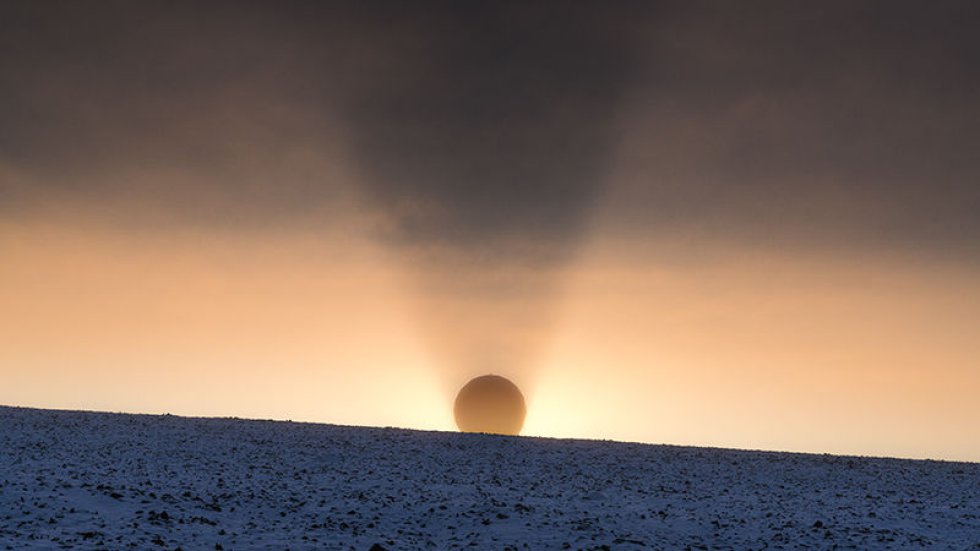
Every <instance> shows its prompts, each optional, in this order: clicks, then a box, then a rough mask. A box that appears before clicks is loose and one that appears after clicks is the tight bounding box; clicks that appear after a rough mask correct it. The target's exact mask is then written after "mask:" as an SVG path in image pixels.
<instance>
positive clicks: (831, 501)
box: [0, 407, 980, 551]
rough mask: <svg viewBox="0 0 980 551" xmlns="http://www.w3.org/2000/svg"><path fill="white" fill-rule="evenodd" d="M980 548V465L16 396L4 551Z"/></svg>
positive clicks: (3, 490) (0, 413)
mask: <svg viewBox="0 0 980 551" xmlns="http://www.w3.org/2000/svg"><path fill="white" fill-rule="evenodd" d="M375 544H377V545H380V546H382V547H384V548H386V549H392V550H394V549H427V548H431V549H448V548H472V549H507V548H520V549H524V548H529V549H561V548H572V549H580V548H584V549H604V548H611V549H639V548H661V549H684V548H685V547H688V546H689V547H690V548H692V549H709V548H710V549H716V548H721V549H725V548H734V549H748V548H753V549H760V548H784V547H785V548H821V549H823V548H834V547H839V548H853V549H869V548H895V549H909V548H918V547H920V546H922V547H933V548H938V549H980V464H973V463H946V462H934V461H908V460H894V459H868V458H856V457H834V456H820V455H801V454H787V453H766V452H746V451H729V450H719V449H699V448H681V447H670V446H650V445H638V444H621V443H613V442H593V441H574V440H548V439H534V438H508V437H494V436H483V435H461V434H452V433H433V432H417V431H408V430H396V429H374V428H354V427H337V426H330V425H314V424H300V423H286V422H268V421H242V420H233V419H188V418H179V417H171V416H150V415H119V414H101V413H79V412H64V411H43V410H32V409H19V408H5V407H0V549H4V548H6V549H30V548H43V549H58V548H83V549H98V548H104V549H125V548H135V549H157V548H160V549H176V548H182V549H187V550H191V549H287V548H288V549H312V548H319V549H358V550H365V551H367V550H368V549H370V548H371V547H372V546H373V545H375Z"/></svg>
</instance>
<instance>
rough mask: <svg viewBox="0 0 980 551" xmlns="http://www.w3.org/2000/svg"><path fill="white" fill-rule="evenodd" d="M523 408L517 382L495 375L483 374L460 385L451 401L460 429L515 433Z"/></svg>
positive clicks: (520, 425) (520, 423)
mask: <svg viewBox="0 0 980 551" xmlns="http://www.w3.org/2000/svg"><path fill="white" fill-rule="evenodd" d="M526 413H527V409H526V407H525V405H524V395H523V394H521V391H520V389H519V388H517V385H515V384H514V383H512V382H510V381H509V380H508V379H506V378H504V377H501V376H499V375H483V376H480V377H477V378H475V379H472V380H471V381H470V382H468V383H466V385H464V386H463V388H461V389H460V391H459V394H457V395H456V403H455V404H454V405H453V415H454V416H455V417H456V426H458V427H459V430H461V431H463V432H486V433H491V434H508V435H515V436H516V435H518V434H520V432H521V428H522V427H523V426H524V416H525V415H526Z"/></svg>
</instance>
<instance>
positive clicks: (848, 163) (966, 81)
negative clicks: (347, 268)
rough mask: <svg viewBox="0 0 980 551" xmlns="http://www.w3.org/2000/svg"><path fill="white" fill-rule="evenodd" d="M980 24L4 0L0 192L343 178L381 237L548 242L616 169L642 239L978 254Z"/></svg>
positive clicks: (259, 200)
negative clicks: (375, 215) (701, 234)
mask: <svg viewBox="0 0 980 551" xmlns="http://www.w3.org/2000/svg"><path fill="white" fill-rule="evenodd" d="M978 23H980V7H978V5H977V3H976V2H969V1H966V2H956V1H948V2H941V3H929V4H923V3H921V2H889V3H888V4H887V5H882V4H879V3H876V2H821V3H817V4H815V3H812V2H793V1H790V2H785V1H780V2H752V3H748V4H746V3H738V4H733V3H726V2H669V3H649V2H645V3H615V4H612V3H596V2H588V3H579V2H563V3H561V4H558V5H555V4H554V3H550V2H545V3H538V2H493V3H484V2H479V3H477V2H447V3H441V2H439V3H423V4H419V3H401V2H371V3H361V2H350V3H339V2H338V3H329V4H327V3H316V2H277V3H250V2H233V3H223V2H208V3H199V2H166V3H163V2H160V3H152V2H149V3H147V2H143V3H133V2H98V3H79V2H36V1H24V2H20V1H8V2H4V3H3V4H2V5H0V71H2V74H3V78H4V85H3V86H2V87H0V120H2V121H3V124H2V125H0V172H2V174H3V178H2V179H0V202H2V207H0V208H2V209H3V210H0V212H3V213H6V214H7V215H9V214H10V213H11V212H12V209H28V208H30V205H31V204H32V202H33V203H34V204H37V203H53V202H59V201H65V202H73V201H74V202H88V203H93V204H99V203H107V202H113V201H117V200H120V198H122V199H125V201H124V207H120V208H124V209H128V210H130V211H132V212H133V213H134V214H133V216H134V217H136V218H140V217H143V216H144V215H145V214H146V213H154V214H155V215H156V216H157V217H158V218H160V219H161V220H162V221H163V222H167V221H169V222H170V223H173V224H186V223H191V222H193V221H198V222H201V221H204V222H205V223H214V221H218V222H220V223H231V224H236V225H239V226H250V225H263V224H291V223H294V222H295V221H297V220H301V219H304V218H315V217H318V216H324V209H328V208H329V207H330V206H331V205H334V204H335V203H336V200H335V198H336V195H337V193H338V191H339V190H340V189H342V188H344V187H345V186H348V187H355V188H357V189H359V190H361V191H362V192H364V194H365V195H366V196H367V198H368V203H369V204H370V205H371V206H372V208H374V209H376V210H378V211H379V212H380V213H381V215H382V216H381V217H380V219H381V220H382V221H383V222H384V224H385V225H384V230H383V231H382V232H381V235H383V236H384V237H385V238H386V239H387V240H388V241H389V242H395V243H399V244H400V245H401V246H404V247H408V248H413V247H414V248H418V247H422V248H426V247H437V248H438V247H448V248H450V249H455V250H456V251H457V252H459V251H462V250H466V249H474V248H475V249H479V250H481V251H483V254H484V255H485V256H486V255H489V256H495V255H496V253H498V252H499V254H501V255H504V256H507V255H510V256H511V257H512V258H515V259H516V258H518V257H523V258H525V259H526V258H529V257H533V258H538V259H543V261H544V262H545V263H549V262H556V263H557V262H558V261H560V260H561V259H563V258H566V257H567V255H568V254H569V253H570V252H571V251H573V250H574V249H575V246H576V243H577V242H578V241H579V239H580V237H581V236H582V234H583V232H584V231H585V226H586V224H587V219H588V215H589V213H590V211H592V210H593V209H594V207H595V204H596V202H597V201H599V199H601V198H602V196H603V195H604V194H605V193H606V191H608V190H609V189H617V190H619V192H620V193H617V194H616V196H617V197H619V198H620V200H619V202H616V203H614V204H612V205H610V208H612V209H613V210H614V212H613V216H612V218H613V219H614V220H615V221H616V223H617V224H618V225H619V228H620V229H622V230H623V231H627V232H630V233H631V234H632V235H634V236H641V237H643V236H648V235H649V236H656V237H664V236H667V237H669V236H670V235H672V234H673V233H676V232H686V231H706V232H708V233H709V234H711V235H719V236H725V237H731V236H739V237H740V238H742V239H747V240H752V241H759V240H763V241H766V240H770V239H773V238H778V239H784V240H786V241H788V242H799V243H800V244H801V245H807V244H813V243H816V242H820V243H822V244H831V245H832V246H840V247H868V246H888V247H895V248H899V249H901V248H907V247H923V246H925V247H932V248H937V249H940V250H950V251H953V252H954V253H956V254H959V253H962V252H963V251H966V252H968V253H971V254H972V253H975V252H976V248H977V247H976V244H977V243H978V242H980V217H978V216H977V215H976V212H978V211H980V196H978V195H980V191H978V190H980V184H978V178H980V160H978V159H980V156H978V155H976V149H977V144H978V143H980V102H977V101H976V98H977V97H980V71H978V69H977V67H980V34H978V33H976V32H975V29H976V28H977V26H978ZM617 152H618V154H617V155H615V156H614V154H616V153H617ZM614 158H615V159H616V160H617V162H616V163H615V164H614V163H613V162H612V160H613V159H614ZM344 164H350V165H353V167H355V168H356V169H357V174H356V175H354V176H351V175H350V174H342V173H341V172H342V171H338V170H337V167H338V166H341V165H344ZM613 168H615V169H616V170H615V171H614V172H613V171H612V169H613ZM491 253H493V254H491Z"/></svg>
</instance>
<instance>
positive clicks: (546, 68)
mask: <svg viewBox="0 0 980 551" xmlns="http://www.w3.org/2000/svg"><path fill="white" fill-rule="evenodd" d="M392 7H394V8H395V9H392V10H390V11H389V10H384V11H382V12H381V13H373V14H371V15H372V17H371V18H370V19H371V20H372V22H374V23H376V25H375V26H374V27H375V29H377V28H385V29H386V30H385V33H386V36H379V35H378V33H377V32H373V33H365V35H366V36H367V37H369V40H366V41H364V42H363V43H362V44H361V46H362V48H364V49H369V48H370V49H371V50H372V53H373V58H372V61H373V63H371V64H369V67H368V68H369V70H370V72H369V74H368V76H367V78H366V79H365V80H364V81H363V82H359V83H357V85H356V86H354V87H353V89H352V90H350V92H351V97H349V100H350V101H349V102H348V103H347V104H346V109H345V119H346V121H347V123H348V125H349V128H350V146H351V148H352V151H353V153H354V156H355V158H356V159H357V161H358V165H359V166H360V167H361V170H362V173H363V175H364V177H365V181H366V183H367V185H368V187H369V189H370V190H371V192H372V194H373V196H374V198H375V200H376V201H377V202H378V203H379V204H381V205H382V206H383V208H384V209H385V210H386V211H387V212H389V213H390V214H391V216H392V217H393V226H394V227H393V231H392V232H391V233H390V235H389V237H390V238H392V239H393V240H396V241H400V242H403V243H407V244H410V245H414V244H419V243H421V244H423V245H428V244H433V243H438V244H442V245H446V246H450V247H497V246H503V247H511V248H513V249H515V250H514V251H513V252H514V253H515V254H516V253H517V251H520V250H525V249H526V248H527V245H528V244H531V245H532V246H534V245H542V244H543V245H546V247H534V256H535V257H536V258H538V259H542V258H544V257H546V256H548V255H549V254H555V255H558V256H561V255H562V254H563V253H565V252H567V249H568V248H569V247H570V246H572V245H573V244H574V243H575V242H576V241H577V240H578V237H579V235H580V232H581V231H582V229H583V224H584V222H585V218H586V216H587V215H588V213H589V211H590V208H591V206H592V205H593V203H594V202H595V200H596V199H597V197H598V196H599V195H600V192H601V190H602V187H603V184H604V179H605V177H606V175H607V172H608V169H609V160H610V153H611V149H612V146H613V145H614V142H615V134H614V127H613V122H614V120H615V115H616V114H617V109H618V107H619V105H620V101H619V100H620V98H621V96H622V95H623V93H624V91H625V89H626V87H627V86H628V83H629V80H630V78H631V76H634V73H635V66H634V65H635V58H636V51H635V49H636V48H635V45H634V44H632V43H631V41H633V40H635V39H636V36H635V32H633V31H635V29H632V28H631V27H632V25H631V23H630V17H638V16H639V15H640V14H641V13H643V12H645V11H646V10H642V11H641V10H632V11H631V10H628V9H626V6H616V7H614V8H608V7H603V6H600V5H598V4H595V3H587V4H586V3H581V2H570V3H562V4H557V5H556V4H553V3H541V2H500V3H479V2H476V3H468V2H463V3H460V2H452V3H445V4H440V5H439V6H438V7H437V8H433V7H431V6H429V7H427V8H424V9H422V8H419V6H418V5H415V6H410V7H409V6H407V5H402V4H397V5H392ZM633 7H634V8H636V7H638V6H633ZM509 244H510V245H509Z"/></svg>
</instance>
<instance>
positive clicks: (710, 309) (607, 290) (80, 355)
mask: <svg viewBox="0 0 980 551" xmlns="http://www.w3.org/2000/svg"><path fill="white" fill-rule="evenodd" d="M311 235H312V234H308V233H302V232H292V233H290V232H283V233H278V234H277V233H269V234H263V235H262V236H261V237H258V236H255V235H249V236H240V235H239V236H236V237H232V236H229V235H222V234H219V233H213V234H208V235H201V234H191V233H187V234H183V235H180V234H172V235H169V236H168V237H167V238H162V237H160V236H157V235H152V234H139V235H128V236H127V235H126V234H123V233H120V232H113V231H108V230H100V229H98V228H96V227H87V226H84V225H79V226H76V227H75V228H74V229H72V230H71V231H69V230H67V229H65V228H64V227H63V226H51V225H44V224H41V223H35V224H26V223H25V224H20V225H17V224H8V225H6V226H4V227H3V228H2V229H0V258H3V263H2V264H0V312H2V315H0V375H2V379H3V384H2V385H0V403H4V404H10V405H26V406H40V407H55V408H71V409H75V408H79V409H99V410H113V411H133V412H137V411H138V412H171V413H175V414H185V415H202V416H210V415H219V416H239V417H258V418H278V419H294V420H308V421H320V422H331V423H340V424H358V425H395V426H404V427H413V428H426V429H438V430H453V429H454V424H453V419H452V398H453V394H452V390H454V388H458V383H459V382H460V381H461V380H465V379H466V378H467V377H469V376H473V375H477V374H480V373H479V372H476V373H470V372H467V371H466V368H461V369H458V370H457V371H455V372H454V371H452V370H449V369H446V368H445V366H443V365H441V364H440V362H444V361H445V358H444V357H443V356H441V355H440V354H438V353H436V352H434V351H433V350H432V348H431V346H430V345H429V344H427V343H426V340H425V338H424V336H423V334H422V332H421V331H420V330H419V327H418V319H417V316H416V315H415V313H416V308H415V306H414V305H413V300H414V299H413V298H412V297H411V296H409V295H410V294H411V293H410V292H409V291H408V289H410V286H409V285H406V284H405V282H404V277H403V274H402V272H401V270H400V269H399V267H398V266H397V265H394V264H393V262H392V261H391V259H389V258H388V257H386V256H385V255H383V254H381V253H379V252H378V249H377V248H376V247H374V246H372V245H371V244H370V242H369V241H368V240H366V239H361V238H358V237H356V236H353V237H352V236H350V235H334V234H329V233H323V234H322V235H320V236H319V237H313V236H311ZM318 235H319V234H318ZM727 250H728V251H730V252H728V253H726V254H724V255H723V254H720V253H717V252H712V251H710V250H706V251H704V254H703V255H702V259H701V260H699V261H691V260H686V261H682V260H678V259H676V258H669V255H667V254H666V253H663V254H660V253H657V252H656V251H651V252H650V254H649V257H647V258H640V257H637V256H636V255H635V254H628V253H629V252H630V248H629V247H625V246H624V244H622V243H619V244H617V243H614V242H611V241H606V242H604V241H596V242H594V243H593V245H592V246H591V248H590V249H589V250H588V251H586V254H585V255H584V256H583V257H582V259H581V261H580V263H579V264H578V265H576V266H573V267H572V268H571V269H570V270H569V273H568V276H569V278H568V280H567V281H566V286H565V289H564V293H563V295H562V296H563V300H562V301H560V305H559V308H558V311H557V313H556V315H555V319H556V323H555V325H554V327H553V332H552V335H551V338H550V339H545V340H544V343H543V344H542V347H543V348H542V350H541V351H540V353H539V357H540V360H539V361H538V362H537V363H536V365H535V366H530V367H528V368H527V369H526V370H524V371H521V372H519V373H516V374H514V373H509V374H507V376H508V377H509V378H512V380H514V382H515V383H516V384H517V385H518V386H520V387H521V389H522V390H523V391H524V392H525V395H526V398H527V406H528V413H527V419H526V423H525V427H524V431H523V433H524V434H531V435H544V436H574V437H593V438H609V439H623V440H635V441H645V442H666V443H677V444H694V445H712V446H733V447H743V448H765V449H783V450H799V451H811V452H831V453H856V454H874V455H897V456H907V457H939V458H950V459H954V458H955V459H970V460H978V459H980V438H977V434H978V433H977V429H976V427H978V426H980V405H978V402H977V401H976V394H977V391H978V389H980V372H978V370H977V358H978V357H980V349H978V346H980V345H978V343H980V335H978V328H980V288H978V287H977V285H976V281H977V275H978V274H977V273H976V271H975V270H974V269H973V268H972V267H968V266H954V265H947V266H942V265H930V266H919V267H915V266H912V267H910V265H909V263H907V262H906V263H904V264H903V263H902V262H904V261H901V260H899V259H888V258H876V259H871V258H867V257H863V258H856V257H855V258H846V257H835V258H833V259H831V258H819V257H816V256H805V255H802V254H800V255H795V254H786V253H776V252H772V251H760V250H747V249H746V250H735V252H731V251H732V249H731V248H729V249H727ZM474 369H476V368H474Z"/></svg>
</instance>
